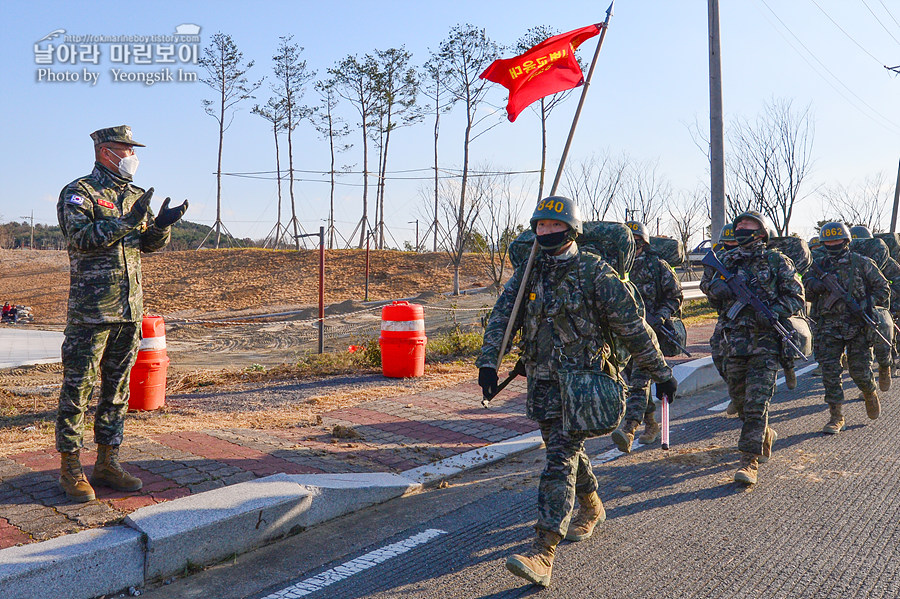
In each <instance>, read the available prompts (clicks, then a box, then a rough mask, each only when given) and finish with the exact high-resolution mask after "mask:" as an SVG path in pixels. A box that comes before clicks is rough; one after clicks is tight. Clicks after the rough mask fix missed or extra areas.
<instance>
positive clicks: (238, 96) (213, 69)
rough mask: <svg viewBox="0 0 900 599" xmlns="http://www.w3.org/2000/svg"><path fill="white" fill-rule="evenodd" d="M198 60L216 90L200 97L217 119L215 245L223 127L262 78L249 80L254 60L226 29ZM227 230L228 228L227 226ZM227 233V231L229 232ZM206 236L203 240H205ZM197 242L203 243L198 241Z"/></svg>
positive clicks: (207, 81) (219, 230)
mask: <svg viewBox="0 0 900 599" xmlns="http://www.w3.org/2000/svg"><path fill="white" fill-rule="evenodd" d="M199 64H200V66H201V67H203V69H205V70H206V75H205V76H204V77H201V78H200V81H202V82H203V83H205V84H206V85H208V86H209V87H211V88H212V89H213V90H214V91H215V92H216V96H217V97H216V99H215V100H202V103H203V110H204V111H205V112H206V114H208V115H209V116H211V117H213V118H214V119H216V122H217V123H219V153H218V158H217V160H216V224H215V227H214V228H215V231H216V247H217V248H218V247H219V240H220V238H221V235H222V227H223V224H222V146H223V143H224V140H225V131H226V130H227V129H228V128H229V127H230V126H231V123H232V121H233V120H234V113H235V111H236V110H237V108H236V107H237V105H238V104H239V103H241V102H243V101H244V100H248V99H251V98H253V92H254V91H256V90H257V89H258V88H259V86H260V85H262V82H263V79H260V80H259V81H256V82H251V81H250V80H248V79H247V76H246V73H247V71H249V70H250V69H251V68H253V61H252V60H251V61H250V62H248V63H246V64H245V63H244V55H243V53H241V52H240V51H239V50H238V49H237V46H236V45H235V43H234V40H232V39H231V36H230V35H228V34H227V33H222V32H218V33H215V34H213V36H212V40H211V41H210V43H209V45H208V46H207V47H206V48H204V49H203V57H202V58H200V61H199ZM226 233H227V230H226ZM229 236H230V233H229ZM205 241H206V239H204V240H203V242H205ZM200 245H203V243H202V242H201V244H200Z"/></svg>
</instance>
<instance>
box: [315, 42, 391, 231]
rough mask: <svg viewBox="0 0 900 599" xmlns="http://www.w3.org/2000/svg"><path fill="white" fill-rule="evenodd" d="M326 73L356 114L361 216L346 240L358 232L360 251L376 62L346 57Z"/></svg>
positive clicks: (375, 98)
mask: <svg viewBox="0 0 900 599" xmlns="http://www.w3.org/2000/svg"><path fill="white" fill-rule="evenodd" d="M328 74H329V75H330V76H331V79H333V80H334V85H335V87H334V89H335V91H336V92H337V94H338V95H339V96H340V97H342V98H344V99H345V100H347V101H348V102H350V104H352V105H353V107H354V108H355V109H356V112H357V113H358V114H359V123H358V125H359V127H360V130H361V132H362V144H363V146H362V151H363V195H362V217H361V218H360V220H359V224H358V225H356V229H354V230H353V233H351V234H350V237H351V238H352V237H353V235H354V234H355V233H356V230H357V229H359V247H360V248H362V247H363V245H365V241H366V236H367V235H368V233H369V126H370V125H371V124H372V119H373V118H374V116H375V109H376V108H377V106H378V102H379V100H380V98H379V94H378V63H377V62H376V61H375V59H374V58H373V57H372V56H370V55H368V54H367V55H366V56H364V57H363V58H362V59H360V58H357V57H356V56H354V55H350V56H347V57H345V58H344V59H343V60H341V61H340V62H339V63H337V64H336V65H335V66H334V67H332V68H330V69H328Z"/></svg>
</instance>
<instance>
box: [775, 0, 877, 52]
mask: <svg viewBox="0 0 900 599" xmlns="http://www.w3.org/2000/svg"><path fill="white" fill-rule="evenodd" d="M809 1H810V2H812V3H813V4H815V5H816V8H818V9H819V10H820V11H821V12H822V14H823V15H825V16H826V17H827V18H828V20H829V21H831V22H832V23H834V26H835V27H837V28H838V29H840V31H841V33H843V34H844V35H845V36H847V39H848V40H850V41H851V42H853V43H854V44H856V46H857V47H858V48H859V49H860V50H862V51H863V52H865V53H866V54H868V55H869V56H871V57H872V60H874V61H875V62H877V63H878V64H880V65H881V66H885V64H884V63H883V62H882V61H880V60H878V58H876V57H875V55H874V54H872V53H871V52H869V51H868V50H866V49H865V48H863V47H862V44H860V43H859V42H858V41H856V40H855V39H854V38H853V36H852V35H850V34H849V33H847V31H846V30H845V29H844V28H843V27H841V26H840V24H839V23H838V22H837V21H835V20H834V19H832V18H831V15H829V14H828V13H827V12H825V9H824V8H822V7H821V6H819V3H818V2H816V0H809ZM769 10H771V9H769Z"/></svg>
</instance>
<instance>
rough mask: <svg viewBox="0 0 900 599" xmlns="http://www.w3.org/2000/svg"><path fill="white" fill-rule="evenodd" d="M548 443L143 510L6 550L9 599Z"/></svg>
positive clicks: (97, 588)
mask: <svg viewBox="0 0 900 599" xmlns="http://www.w3.org/2000/svg"><path fill="white" fill-rule="evenodd" d="M673 374H674V375H675V377H676V378H677V379H678V381H679V385H678V391H679V395H690V394H692V393H694V392H696V391H697V390H699V389H702V388H704V387H708V386H711V385H715V384H717V383H719V382H721V378H719V374H718V372H717V371H716V370H715V367H714V366H713V364H712V359H711V358H702V359H699V360H694V361H692V362H687V363H685V364H680V365H677V366H675V367H674V368H673ZM542 444H543V441H542V439H541V435H540V432H537V431H535V432H532V433H526V434H523V435H519V436H518V437H513V438H511V439H507V440H505V441H501V442H499V443H494V444H492V445H488V446H485V447H482V448H479V449H474V450H472V451H468V452H465V453H462V454H459V455H457V456H453V457H451V458H447V459H445V460H441V461H440V462H436V463H434V464H429V465H426V466H420V467H418V468H413V469H411V470H407V471H405V472H403V473H402V474H400V475H397V474H390V473H362V474H298V475H288V474H276V475H273V476H268V477H265V478H260V479H257V480H254V481H248V482H244V483H238V484H235V485H230V486H227V487H223V488H221V489H214V490H212V491H206V492H204V493H198V494H196V495H191V496H188V497H182V498H180V499H175V500H172V501H167V502H164V503H159V504H155V505H151V506H148V507H144V508H140V509H138V510H135V511H134V512H132V513H131V514H130V515H129V516H128V517H127V518H126V519H125V525H123V526H111V527H107V528H101V529H95V530H87V531H83V532H80V533H76V534H71V535H66V536H62V537H58V538H56V539H51V540H49V541H43V542H40V543H31V544H29V545H23V546H20V547H11V548H8V549H2V550H0V589H2V591H3V592H2V594H0V595H2V597H3V599H19V598H22V599H30V598H31V597H34V590H35V589H46V590H47V591H48V592H47V593H46V594H47V595H48V596H54V595H55V596H61V597H68V598H70V599H90V598H91V597H96V596H98V595H103V594H107V593H113V592H116V591H120V590H121V589H126V588H128V587H132V586H134V587H141V586H144V585H145V584H147V583H148V582H151V581H154V580H158V579H161V578H165V577H168V576H172V575H175V574H179V573H181V572H183V571H185V570H186V569H187V568H189V567H191V566H201V565H207V564H211V563H214V562H217V561H220V560H222V559H225V558H227V557H228V556H231V555H234V554H236V553H242V552H245V551H248V550H250V549H252V548H254V547H258V546H260V545H263V544H265V543H267V542H270V541H272V540H274V539H276V538H279V537H282V536H285V535H288V534H291V533H294V532H298V531H300V530H303V529H306V528H309V527H311V526H314V525H316V524H320V523H322V522H325V521H327V520H331V519H333V518H337V517H339V516H342V515H345V514H348V513H351V512H355V511H358V510H361V509H364V508H366V507H369V506H372V505H376V504H379V503H383V502H385V501H388V500H390V499H394V498H396V497H401V496H403V495H407V494H409V493H415V492H417V491H420V490H421V489H422V487H423V486H427V485H430V484H433V483H436V482H437V481H439V480H442V479H444V478H447V477H449V476H453V475H456V474H459V473H461V472H464V471H467V470H472V469H475V468H480V467H482V466H485V465H487V464H491V463H493V462H497V461H499V460H502V459H505V458H507V457H510V456H512V455H515V454H518V453H522V452H526V451H530V450H532V449H536V448H538V447H540V446H541V445H542Z"/></svg>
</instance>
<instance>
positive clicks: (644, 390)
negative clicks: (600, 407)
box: [625, 245, 684, 422]
mask: <svg viewBox="0 0 900 599" xmlns="http://www.w3.org/2000/svg"><path fill="white" fill-rule="evenodd" d="M629 278H630V279H631V282H632V283H633V284H634V286H635V287H637V290H638V293H639V294H640V297H641V299H642V300H643V302H644V310H645V312H646V315H647V317H648V319H649V317H650V316H655V317H656V318H658V319H659V320H661V321H665V320H668V319H669V318H671V317H673V316H675V317H679V318H680V317H681V304H682V302H683V301H684V295H683V293H682V291H681V282H680V281H679V280H678V276H677V275H676V274H675V270H674V269H673V268H672V267H671V266H670V265H669V263H668V262H666V261H665V260H663V259H662V258H660V257H659V255H658V254H657V253H656V252H654V251H653V249H652V248H650V246H648V245H645V246H644V250H643V251H642V252H641V254H640V255H639V256H637V257H635V259H634V264H633V265H632V267H631V271H630V272H629ZM658 335H659V333H657V336H658ZM629 365H631V364H630V362H629ZM630 370H631V372H630V375H629V377H628V383H629V389H628V401H627V404H626V408H625V420H626V421H627V420H635V421H637V422H642V421H643V420H644V414H648V413H649V414H652V413H653V412H654V410H655V409H656V405H655V404H654V403H653V402H652V401H650V377H649V376H647V374H646V373H644V372H643V371H642V370H641V369H640V368H631V369H630Z"/></svg>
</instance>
